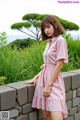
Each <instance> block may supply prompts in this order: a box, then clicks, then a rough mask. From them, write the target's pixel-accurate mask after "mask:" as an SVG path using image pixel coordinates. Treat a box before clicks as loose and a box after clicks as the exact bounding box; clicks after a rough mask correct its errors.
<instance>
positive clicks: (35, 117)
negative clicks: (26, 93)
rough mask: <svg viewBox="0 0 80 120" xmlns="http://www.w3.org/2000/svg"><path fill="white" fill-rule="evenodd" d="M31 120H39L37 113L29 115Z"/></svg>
mask: <svg viewBox="0 0 80 120" xmlns="http://www.w3.org/2000/svg"><path fill="white" fill-rule="evenodd" d="M29 120H38V119H37V111H33V112H30V113H29Z"/></svg>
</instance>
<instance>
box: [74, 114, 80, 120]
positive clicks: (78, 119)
mask: <svg viewBox="0 0 80 120" xmlns="http://www.w3.org/2000/svg"><path fill="white" fill-rule="evenodd" d="M75 120H80V112H79V113H77V114H75Z"/></svg>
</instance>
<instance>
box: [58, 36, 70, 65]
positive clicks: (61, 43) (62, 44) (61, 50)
mask: <svg viewBox="0 0 80 120" xmlns="http://www.w3.org/2000/svg"><path fill="white" fill-rule="evenodd" d="M56 56H57V61H58V60H60V59H63V60H64V63H68V50H67V43H66V41H65V39H64V38H63V37H61V38H60V39H57V54H56Z"/></svg>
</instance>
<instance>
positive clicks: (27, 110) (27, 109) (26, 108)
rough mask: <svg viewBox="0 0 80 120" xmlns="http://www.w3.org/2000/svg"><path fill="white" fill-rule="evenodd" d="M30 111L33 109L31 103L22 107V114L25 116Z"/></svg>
mask: <svg viewBox="0 0 80 120" xmlns="http://www.w3.org/2000/svg"><path fill="white" fill-rule="evenodd" d="M32 111H33V108H32V104H31V103H30V104H26V105H23V106H22V114H26V113H29V112H32Z"/></svg>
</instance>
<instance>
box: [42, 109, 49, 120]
mask: <svg viewBox="0 0 80 120" xmlns="http://www.w3.org/2000/svg"><path fill="white" fill-rule="evenodd" d="M42 112H43V120H51V112H48V111H46V110H43V111H42Z"/></svg>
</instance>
